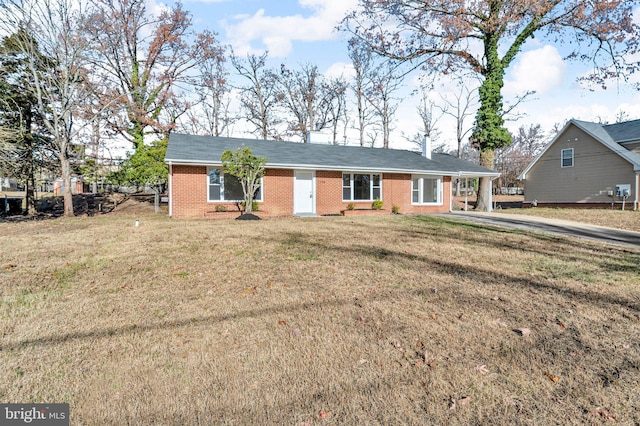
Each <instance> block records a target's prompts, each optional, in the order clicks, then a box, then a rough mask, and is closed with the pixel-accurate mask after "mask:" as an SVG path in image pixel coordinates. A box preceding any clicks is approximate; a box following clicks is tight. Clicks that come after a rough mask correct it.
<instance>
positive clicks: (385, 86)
mask: <svg viewBox="0 0 640 426" xmlns="http://www.w3.org/2000/svg"><path fill="white" fill-rule="evenodd" d="M401 84H402V80H401V79H400V78H399V76H398V75H397V74H396V66H395V64H394V63H393V62H391V61H384V62H382V63H380V64H379V65H378V66H377V67H376V68H375V69H374V71H373V73H372V76H371V86H370V87H368V89H367V91H366V92H365V97H366V100H367V101H368V102H369V104H370V105H371V106H372V107H373V109H374V111H375V116H376V117H377V118H378V120H379V122H380V128H381V131H382V147H383V148H389V138H390V135H391V130H392V128H391V125H392V122H393V118H394V115H395V113H396V110H397V109H398V102H399V101H398V99H397V98H395V93H396V92H397V91H398V89H399V88H400V85H401Z"/></svg>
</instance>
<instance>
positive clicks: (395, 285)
mask: <svg viewBox="0 0 640 426" xmlns="http://www.w3.org/2000/svg"><path fill="white" fill-rule="evenodd" d="M130 219H131V217H130V216H117V215H104V216H97V217H83V218H75V219H70V220H67V219H57V220H51V221H43V222H25V223H16V224H11V223H0V244H1V246H2V247H3V257H2V264H1V265H0V280H1V281H2V286H0V400H2V401H16V402H22V401H35V402H68V403H69V404H70V406H71V422H72V424H99V425H103V424H212V423H222V424H293V425H300V424H338V423H340V424H585V423H586V424H590V423H593V424H600V423H602V422H605V421H610V419H615V420H616V421H617V422H620V423H622V424H635V423H638V422H640V414H639V413H640V395H639V394H638V392H637V390H638V388H639V387H640V317H639V314H640V289H638V282H640V266H638V265H640V251H639V250H630V249H620V248H616V247H610V246H606V245H602V244H598V243H595V242H590V241H582V240H580V241H578V240H573V239H567V238H563V237H555V236H548V235H531V234H528V233H526V232H523V231H517V230H505V229H503V228H497V227H495V228H494V227H491V226H487V227H485V226H479V225H477V224H469V223H459V222H455V221H450V220H448V219H446V218H438V217H430V216H411V217H409V216H391V215H389V216H385V217H358V218H344V217H332V218H290V219H267V220H262V221H246V222H241V221H234V220H217V221H207V220H180V221H178V220H170V219H167V218H165V217H163V216H161V215H142V216H140V222H139V225H138V226H137V227H136V226H135V225H134V222H133V221H132V220H130Z"/></svg>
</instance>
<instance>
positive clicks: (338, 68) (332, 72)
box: [324, 62, 356, 80]
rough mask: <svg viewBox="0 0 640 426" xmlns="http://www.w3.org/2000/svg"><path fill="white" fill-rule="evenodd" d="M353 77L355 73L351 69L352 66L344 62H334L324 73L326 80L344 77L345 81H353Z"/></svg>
mask: <svg viewBox="0 0 640 426" xmlns="http://www.w3.org/2000/svg"><path fill="white" fill-rule="evenodd" d="M355 75H356V72H355V70H354V69H353V64H350V63H346V62H336V63H334V64H331V66H330V67H329V68H327V70H326V71H325V72H324V76H325V77H327V78H337V77H344V78H345V79H347V80H351V79H353V78H354V77H355Z"/></svg>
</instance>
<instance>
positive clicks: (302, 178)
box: [293, 170, 316, 214]
mask: <svg viewBox="0 0 640 426" xmlns="http://www.w3.org/2000/svg"><path fill="white" fill-rule="evenodd" d="M315 212H316V200H315V197H314V192H313V172H308V171H300V170H296V172H295V178H294V182H293V214H314V213H315Z"/></svg>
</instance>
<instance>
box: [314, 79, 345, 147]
mask: <svg viewBox="0 0 640 426" xmlns="http://www.w3.org/2000/svg"><path fill="white" fill-rule="evenodd" d="M348 87H349V85H348V84H347V81H346V80H345V79H344V78H343V77H336V78H332V79H329V80H326V79H325V81H323V82H322V87H321V92H322V105H321V106H320V111H319V112H320V114H322V117H321V118H320V120H319V122H320V123H324V127H329V128H330V129H331V141H332V143H333V144H334V145H338V129H339V128H340V125H341V124H342V143H343V144H345V143H346V141H347V128H348V125H349V117H348V110H347V90H348Z"/></svg>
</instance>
